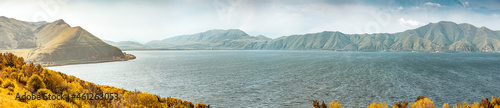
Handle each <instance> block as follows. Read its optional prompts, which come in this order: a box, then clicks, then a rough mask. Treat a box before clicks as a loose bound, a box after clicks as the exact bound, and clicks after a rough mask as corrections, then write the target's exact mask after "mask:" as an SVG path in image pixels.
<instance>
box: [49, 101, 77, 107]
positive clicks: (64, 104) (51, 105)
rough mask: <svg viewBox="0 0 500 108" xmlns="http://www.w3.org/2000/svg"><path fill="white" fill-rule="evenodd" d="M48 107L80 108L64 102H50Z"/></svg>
mask: <svg viewBox="0 0 500 108" xmlns="http://www.w3.org/2000/svg"><path fill="white" fill-rule="evenodd" d="M47 106H48V107H50V108H78V107H77V106H76V105H75V104H72V103H68V102H66V101H62V100H51V101H48V103H47Z"/></svg>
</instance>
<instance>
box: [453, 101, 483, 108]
mask: <svg viewBox="0 0 500 108" xmlns="http://www.w3.org/2000/svg"><path fill="white" fill-rule="evenodd" d="M453 108H479V103H477V102H474V103H473V104H472V105H469V103H467V102H464V103H462V104H460V102H459V103H457V104H456V105H455V107H453Z"/></svg>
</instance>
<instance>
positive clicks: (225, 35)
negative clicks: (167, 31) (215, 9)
mask: <svg viewBox="0 0 500 108" xmlns="http://www.w3.org/2000/svg"><path fill="white" fill-rule="evenodd" d="M146 45H147V46H151V47H152V48H171V49H254V50H339V51H396V52H399V51H404V52H406V51H407V52H499V51H500V31H492V30H490V29H488V28H486V27H479V28H478V27H475V26H473V25H470V24H465V23H463V24H456V23H454V22H449V21H441V22H438V23H429V24H427V25H425V26H422V27H419V28H416V29H412V30H407V31H403V32H399V33H393V34H389V33H377V34H344V33H341V32H330V31H325V32H320V33H310V34H304V35H291V36H283V37H280V38H277V39H269V38H266V37H264V36H258V37H254V36H248V35H247V34H246V33H245V32H243V31H241V30H210V31H207V32H203V33H197V34H192V35H182V36H177V37H172V38H167V39H164V40H161V41H151V42H148V43H147V44H146Z"/></svg>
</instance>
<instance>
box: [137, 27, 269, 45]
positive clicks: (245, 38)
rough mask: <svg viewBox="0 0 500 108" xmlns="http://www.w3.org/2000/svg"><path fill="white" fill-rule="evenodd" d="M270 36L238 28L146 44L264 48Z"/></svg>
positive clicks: (210, 31)
mask: <svg viewBox="0 0 500 108" xmlns="http://www.w3.org/2000/svg"><path fill="white" fill-rule="evenodd" d="M269 40H271V39H270V38H267V37H264V36H249V35H248V34H246V33H245V32H243V31H241V30H237V29H230V30H209V31H206V32H203V33H197V34H192V35H182V36H176V37H172V38H167V39H164V40H159V41H150V42H148V43H146V44H145V45H146V46H148V47H150V48H152V49H262V48H264V47H265V44H266V43H267V41H269Z"/></svg>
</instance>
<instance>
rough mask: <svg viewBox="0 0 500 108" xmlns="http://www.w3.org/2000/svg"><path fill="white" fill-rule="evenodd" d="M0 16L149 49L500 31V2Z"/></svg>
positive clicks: (239, 3) (153, 6)
mask: <svg viewBox="0 0 500 108" xmlns="http://www.w3.org/2000/svg"><path fill="white" fill-rule="evenodd" d="M0 16H6V17H9V18H15V19H18V20H22V21H29V22H36V21H48V22H52V21H55V20H58V19H63V20H64V21H65V22H67V23H68V24H69V25H71V26H81V27H82V28H84V29H86V30H87V31H89V32H90V33H92V34H94V35H95V36H97V37H99V38H101V39H105V40H111V41H136V42H140V43H146V42H148V41H151V40H161V39H165V38H169V37H174V36H179V35H186V34H195V33H199V32H204V31H207V30H212V29H240V30H243V31H245V32H246V33H247V34H249V35H252V36H257V35H264V36H266V37H270V38H278V37H281V36H289V35H294V34H307V33H316V32H322V31H340V32H343V33H346V34H364V33H396V32H402V31H405V30H408V29H414V28H417V27H420V26H423V25H426V24H428V23H436V22H439V21H453V22H456V23H469V24H472V25H475V26H478V27H482V26H485V27H487V28H490V29H492V30H500V1H499V0H0Z"/></svg>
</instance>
